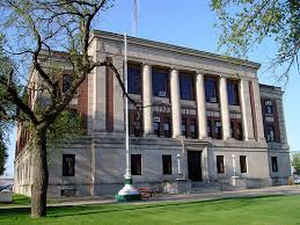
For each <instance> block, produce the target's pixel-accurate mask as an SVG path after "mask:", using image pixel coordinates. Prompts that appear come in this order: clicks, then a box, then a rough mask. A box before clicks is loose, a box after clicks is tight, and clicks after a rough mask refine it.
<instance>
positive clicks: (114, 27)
mask: <svg viewBox="0 0 300 225" xmlns="http://www.w3.org/2000/svg"><path fill="white" fill-rule="evenodd" d="M209 2H210V1H209V0H189V1H180V0H163V1H158V0H156V1H149V0H139V21H138V33H137V36H138V37H142V38H146V39H151V40H155V41H162V42H167V43H171V44H176V45H180V46H185V47H190V48H194V49H198V50H203V51H209V52H214V53H221V52H218V51H217V39H218V34H219V32H220V31H219V30H218V29H217V28H216V27H215V26H214V24H215V23H216V21H217V19H216V16H215V14H214V13H213V12H212V11H211V10H210V9H209ZM132 3H133V0H122V1H121V0H119V1H117V0H116V4H115V6H114V7H113V8H111V9H109V10H108V11H106V12H102V16H100V17H99V18H98V19H97V20H96V21H95V26H96V28H97V29H102V30H106V31H111V32H116V33H125V32H126V33H128V34H129V35H130V34H132V18H133V16H132V9H133V6H132ZM275 50H276V44H275V43H274V42H272V40H266V41H264V42H263V43H262V44H261V45H260V46H258V47H256V48H254V49H253V50H252V52H250V54H249V60H252V61H255V62H258V63H261V64H262V68H261V69H260V70H259V73H258V75H259V80H260V82H263V83H266V84H271V85H279V83H278V82H276V79H275V77H276V76H274V74H272V72H271V71H266V68H267V67H268V65H269V64H268V62H269V61H270V59H271V58H272V57H273V56H274V53H275ZM299 89H300V76H299V75H297V73H296V69H293V70H292V73H291V77H290V81H289V83H288V84H287V86H286V88H285V94H284V111H285V119H286V126H287V134H288V142H289V145H290V150H291V151H297V150H298V151H300V141H299V137H300V135H299V134H298V129H299V127H300V117H299V112H300V104H299V103H300V101H299V99H298V98H299V97H300V96H299ZM14 148H15V138H14V134H12V140H11V147H10V157H9V161H8V165H7V169H8V170H7V173H8V174H9V175H11V174H12V173H13V157H14Z"/></svg>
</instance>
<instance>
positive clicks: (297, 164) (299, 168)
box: [292, 153, 300, 174]
mask: <svg viewBox="0 0 300 225" xmlns="http://www.w3.org/2000/svg"><path fill="white" fill-rule="evenodd" d="M292 165H293V167H294V168H295V170H296V174H300V153H295V154H293V158H292Z"/></svg>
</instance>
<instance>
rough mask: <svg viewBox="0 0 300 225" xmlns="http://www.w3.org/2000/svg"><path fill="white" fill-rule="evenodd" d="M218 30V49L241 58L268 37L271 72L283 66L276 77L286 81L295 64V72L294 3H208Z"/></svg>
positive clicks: (299, 19) (298, 5) (297, 14)
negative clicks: (271, 42) (273, 46)
mask: <svg viewBox="0 0 300 225" xmlns="http://www.w3.org/2000/svg"><path fill="white" fill-rule="evenodd" d="M211 8H212V10H214V11H215V12H216V13H217V15H218V25H219V26H220V28H221V35H220V37H219V43H218V44H219V47H223V46H225V47H226V48H227V53H228V54H232V55H237V56H239V57H244V56H246V54H247V53H248V51H249V50H250V49H252V48H253V47H254V46H255V45H256V44H260V43H261V42H262V41H263V40H266V39H267V38H272V39H273V40H274V41H275V42H276V43H277V44H278V49H277V54H276V55H275V57H274V59H273V60H272V61H271V67H270V68H273V69H274V70H276V69H279V67H282V66H286V67H285V69H284V71H283V72H282V73H280V74H281V75H280V78H285V79H288V75H289V72H290V69H291V67H292V66H293V65H295V66H296V67H297V69H298V73H300V72H299V71H300V70H299V48H300V25H299V24H300V2H299V1H297V0H211Z"/></svg>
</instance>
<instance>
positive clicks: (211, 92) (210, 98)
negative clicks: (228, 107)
mask: <svg viewBox="0 0 300 225" xmlns="http://www.w3.org/2000/svg"><path fill="white" fill-rule="evenodd" d="M217 89H218V84H217V79H216V78H211V77H206V78H205V97H206V102H210V103H217V102H218V90H217Z"/></svg>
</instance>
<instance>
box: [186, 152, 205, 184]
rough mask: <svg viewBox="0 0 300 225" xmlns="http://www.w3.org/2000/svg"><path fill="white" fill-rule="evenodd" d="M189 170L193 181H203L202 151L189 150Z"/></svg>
mask: <svg viewBox="0 0 300 225" xmlns="http://www.w3.org/2000/svg"><path fill="white" fill-rule="evenodd" d="M187 153H188V171H189V179H190V180H191V181H202V166H201V153H202V152H201V151H188V152H187Z"/></svg>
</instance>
